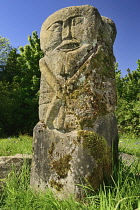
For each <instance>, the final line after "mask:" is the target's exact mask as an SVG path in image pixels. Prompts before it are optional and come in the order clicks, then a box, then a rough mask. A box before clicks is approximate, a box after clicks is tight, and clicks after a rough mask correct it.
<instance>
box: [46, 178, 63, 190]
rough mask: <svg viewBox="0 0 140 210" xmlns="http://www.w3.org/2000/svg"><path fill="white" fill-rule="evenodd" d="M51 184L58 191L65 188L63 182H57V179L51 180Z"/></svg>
mask: <svg viewBox="0 0 140 210" xmlns="http://www.w3.org/2000/svg"><path fill="white" fill-rule="evenodd" d="M49 184H50V185H51V187H52V188H55V189H56V190H57V191H61V189H62V188H63V184H61V183H59V182H56V181H55V180H50V182H49Z"/></svg>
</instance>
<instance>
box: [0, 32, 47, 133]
mask: <svg viewBox="0 0 140 210" xmlns="http://www.w3.org/2000/svg"><path fill="white" fill-rule="evenodd" d="M28 41H29V44H28V45H26V46H24V47H20V48H19V50H20V52H19V53H18V51H17V49H11V51H10V52H9V54H8V57H7V60H6V64H5V67H4V68H3V69H2V71H1V74H0V79H1V82H0V114H1V119H0V136H4V135H7V136H10V135H17V134H18V133H29V134H32V130H33V127H34V126H35V124H36V123H37V122H38V97H39V94H38V91H39V83H40V70H39V59H40V58H41V57H42V56H43V54H42V52H41V50H40V45H39V43H40V41H39V38H38V35H37V32H33V33H32V36H29V37H28Z"/></svg>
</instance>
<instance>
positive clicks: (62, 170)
mask: <svg viewBox="0 0 140 210" xmlns="http://www.w3.org/2000/svg"><path fill="white" fill-rule="evenodd" d="M71 159H72V157H71V155H70V154H69V155H64V157H61V158H60V159H59V160H56V161H53V163H52V164H53V169H54V170H55V171H56V173H57V174H58V175H59V178H66V177H67V174H68V171H69V169H70V166H71V164H70V163H69V162H70V160H71Z"/></svg>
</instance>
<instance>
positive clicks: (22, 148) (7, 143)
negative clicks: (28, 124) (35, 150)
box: [0, 135, 32, 156]
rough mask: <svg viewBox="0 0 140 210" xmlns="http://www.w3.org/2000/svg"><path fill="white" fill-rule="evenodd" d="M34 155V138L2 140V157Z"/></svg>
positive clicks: (0, 141) (22, 137) (0, 150)
mask: <svg viewBox="0 0 140 210" xmlns="http://www.w3.org/2000/svg"><path fill="white" fill-rule="evenodd" d="M19 153H20V154H29V155H30V154H32V137H30V136H27V135H23V136H19V137H18V138H17V137H8V138H6V139H0V156H10V155H15V154H19Z"/></svg>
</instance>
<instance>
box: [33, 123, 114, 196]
mask: <svg viewBox="0 0 140 210" xmlns="http://www.w3.org/2000/svg"><path fill="white" fill-rule="evenodd" d="M33 148H34V155H33V160H32V168H31V181H30V184H31V187H32V188H34V189H35V190H37V189H41V190H43V191H44V190H45V189H46V188H50V189H51V190H52V192H54V194H55V195H56V196H57V197H58V198H60V199H64V198H67V197H69V196H70V195H73V196H74V197H75V198H81V197H83V196H84V188H83V187H81V186H80V185H91V186H92V187H93V189H94V190H96V189H98V188H99V186H100V184H102V182H103V180H104V179H106V178H107V179H108V178H109V177H110V174H111V173H112V152H111V147H110V146H109V145H108V143H107V141H106V140H105V139H104V138H103V137H102V136H100V135H99V134H97V133H96V132H94V131H88V130H80V131H71V132H68V133H63V132H60V131H58V130H55V129H53V130H50V129H48V128H46V127H45V125H44V124H43V123H41V122H39V123H38V124H37V125H36V126H35V128H34V147H33Z"/></svg>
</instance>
